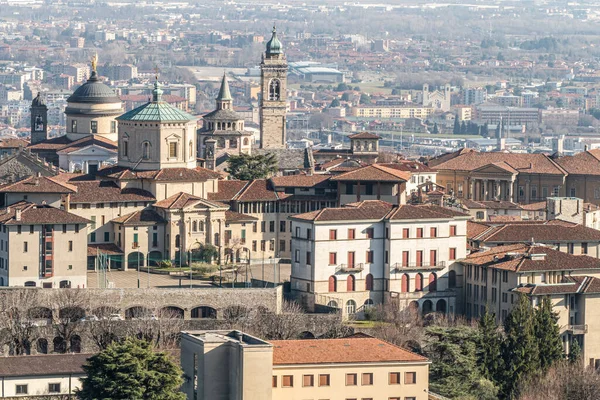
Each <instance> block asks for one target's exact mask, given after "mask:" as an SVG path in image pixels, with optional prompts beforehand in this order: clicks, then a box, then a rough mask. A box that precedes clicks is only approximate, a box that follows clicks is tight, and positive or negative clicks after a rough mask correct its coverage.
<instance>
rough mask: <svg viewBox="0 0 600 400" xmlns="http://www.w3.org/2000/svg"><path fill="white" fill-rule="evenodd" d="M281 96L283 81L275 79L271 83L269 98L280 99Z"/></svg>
mask: <svg viewBox="0 0 600 400" xmlns="http://www.w3.org/2000/svg"><path fill="white" fill-rule="evenodd" d="M280 98H281V82H279V80H278V79H273V80H271V82H270V83H269V100H279V99H280Z"/></svg>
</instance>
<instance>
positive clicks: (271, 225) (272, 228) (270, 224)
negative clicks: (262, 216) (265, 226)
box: [269, 221, 275, 232]
mask: <svg viewBox="0 0 600 400" xmlns="http://www.w3.org/2000/svg"><path fill="white" fill-rule="evenodd" d="M269 232H275V221H269Z"/></svg>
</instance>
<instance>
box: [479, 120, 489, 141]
mask: <svg viewBox="0 0 600 400" xmlns="http://www.w3.org/2000/svg"><path fill="white" fill-rule="evenodd" d="M489 134H490V131H489V126H488V123H487V122H486V123H485V124H483V127H482V128H481V136H484V137H487V136H488V135H489Z"/></svg>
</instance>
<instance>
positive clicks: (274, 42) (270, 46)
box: [267, 27, 283, 54]
mask: <svg viewBox="0 0 600 400" xmlns="http://www.w3.org/2000/svg"><path fill="white" fill-rule="evenodd" d="M281 53H283V45H282V44H281V42H280V41H279V39H278V38H277V30H276V29H275V27H273V36H271V40H269V41H268V42H267V54H281Z"/></svg>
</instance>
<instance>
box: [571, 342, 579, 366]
mask: <svg viewBox="0 0 600 400" xmlns="http://www.w3.org/2000/svg"><path fill="white" fill-rule="evenodd" d="M569 362H570V363H572V364H580V363H581V346H579V340H577V339H575V338H573V339H572V341H571V346H570V348H569Z"/></svg>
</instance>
